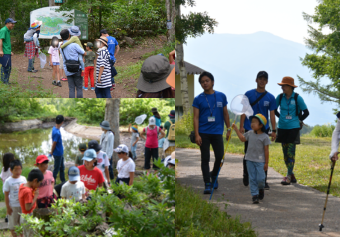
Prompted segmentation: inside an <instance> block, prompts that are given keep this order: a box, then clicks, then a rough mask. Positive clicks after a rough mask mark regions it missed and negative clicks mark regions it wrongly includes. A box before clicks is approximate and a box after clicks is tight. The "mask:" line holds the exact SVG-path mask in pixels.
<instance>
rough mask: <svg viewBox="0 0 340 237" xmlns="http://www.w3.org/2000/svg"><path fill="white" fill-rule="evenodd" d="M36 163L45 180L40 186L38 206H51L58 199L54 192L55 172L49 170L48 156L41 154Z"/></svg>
mask: <svg viewBox="0 0 340 237" xmlns="http://www.w3.org/2000/svg"><path fill="white" fill-rule="evenodd" d="M35 163H36V164H35V166H37V167H38V168H39V170H40V171H41V172H42V173H43V175H44V180H43V181H42V182H41V184H40V186H39V196H38V200H37V205H38V208H47V207H51V204H52V203H54V199H57V197H56V196H55V194H53V187H54V178H53V173H52V172H51V171H49V170H47V168H48V158H47V156H45V155H40V156H38V157H37V159H36V160H35Z"/></svg>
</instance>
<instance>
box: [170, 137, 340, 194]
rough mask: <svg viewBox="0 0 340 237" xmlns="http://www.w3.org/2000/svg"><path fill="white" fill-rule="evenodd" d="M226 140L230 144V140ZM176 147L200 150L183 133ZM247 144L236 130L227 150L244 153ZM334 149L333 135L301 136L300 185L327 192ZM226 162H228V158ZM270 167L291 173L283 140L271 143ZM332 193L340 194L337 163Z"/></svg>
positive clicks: (298, 152) (297, 169)
mask: <svg viewBox="0 0 340 237" xmlns="http://www.w3.org/2000/svg"><path fill="white" fill-rule="evenodd" d="M224 142H225V144H226V141H224ZM176 147H178V148H195V149H198V146H197V145H196V144H193V143H191V142H190V140H189V138H188V136H186V135H180V134H176ZM243 147H244V144H243V143H242V142H241V141H240V140H239V139H238V138H237V136H236V134H235V132H233V135H232V138H231V140H230V143H229V147H228V150H227V152H228V153H233V154H243V150H244V148H243ZM211 149H212V148H211ZM330 149H331V138H316V137H311V136H302V137H301V144H300V145H297V148H296V160H295V167H294V173H295V176H296V178H297V180H298V183H299V184H303V185H307V186H309V187H312V188H315V189H317V190H319V191H321V192H325V193H326V192H327V186H328V182H329V176H330V167H331V162H330V159H329V158H328V157H329V153H330ZM225 164H226V165H228V158H227V159H226V162H225ZM269 166H270V167H272V168H274V170H276V171H277V172H279V173H280V174H282V175H284V176H285V175H287V168H286V166H285V163H284V160H283V153H282V147H281V144H280V143H275V142H272V144H271V145H270V146H269ZM330 193H331V194H332V195H334V196H337V197H340V168H339V167H337V165H336V166H335V170H334V174H333V179H332V187H331V191H330Z"/></svg>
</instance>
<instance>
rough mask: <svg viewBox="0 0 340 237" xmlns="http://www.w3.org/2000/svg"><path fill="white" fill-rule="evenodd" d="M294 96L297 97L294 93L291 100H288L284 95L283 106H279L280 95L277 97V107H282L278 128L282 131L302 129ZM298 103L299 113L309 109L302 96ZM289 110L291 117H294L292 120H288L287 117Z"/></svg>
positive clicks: (299, 97)
mask: <svg viewBox="0 0 340 237" xmlns="http://www.w3.org/2000/svg"><path fill="white" fill-rule="evenodd" d="M294 95H295V92H293V94H292V95H291V96H290V98H289V100H287V98H286V94H283V96H282V100H281V105H279V100H280V95H278V96H277V97H276V105H277V107H279V106H280V118H279V124H278V128H281V129H293V128H300V121H299V117H298V115H296V107H295V100H294ZM297 102H298V106H299V108H298V112H299V113H300V111H301V110H305V109H307V106H306V104H305V101H304V100H303V99H302V97H301V96H300V95H299V96H298V97H297ZM288 110H289V115H290V116H292V119H287V118H286V116H287V115H288Z"/></svg>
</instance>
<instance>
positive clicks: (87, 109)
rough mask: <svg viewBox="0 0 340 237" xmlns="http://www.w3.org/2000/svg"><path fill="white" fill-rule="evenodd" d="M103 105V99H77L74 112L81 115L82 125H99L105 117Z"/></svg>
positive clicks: (104, 101) (104, 102)
mask: <svg viewBox="0 0 340 237" xmlns="http://www.w3.org/2000/svg"><path fill="white" fill-rule="evenodd" d="M105 104H106V100H103V99H87V100H83V99H77V100H76V107H75V112H78V113H77V114H79V115H81V118H82V119H81V121H82V122H83V123H97V124H99V123H100V122H101V121H103V120H104V117H105Z"/></svg>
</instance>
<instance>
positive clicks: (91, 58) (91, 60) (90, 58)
mask: <svg viewBox="0 0 340 237" xmlns="http://www.w3.org/2000/svg"><path fill="white" fill-rule="evenodd" d="M85 46H86V56H85V58H84V62H85V76H84V77H85V78H84V79H85V80H84V90H86V91H87V87H88V85H89V84H88V77H90V83H91V90H93V91H94V76H93V73H94V64H95V60H96V54H95V53H94V52H93V51H92V48H93V44H92V43H91V42H87V43H86V44H85Z"/></svg>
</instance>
